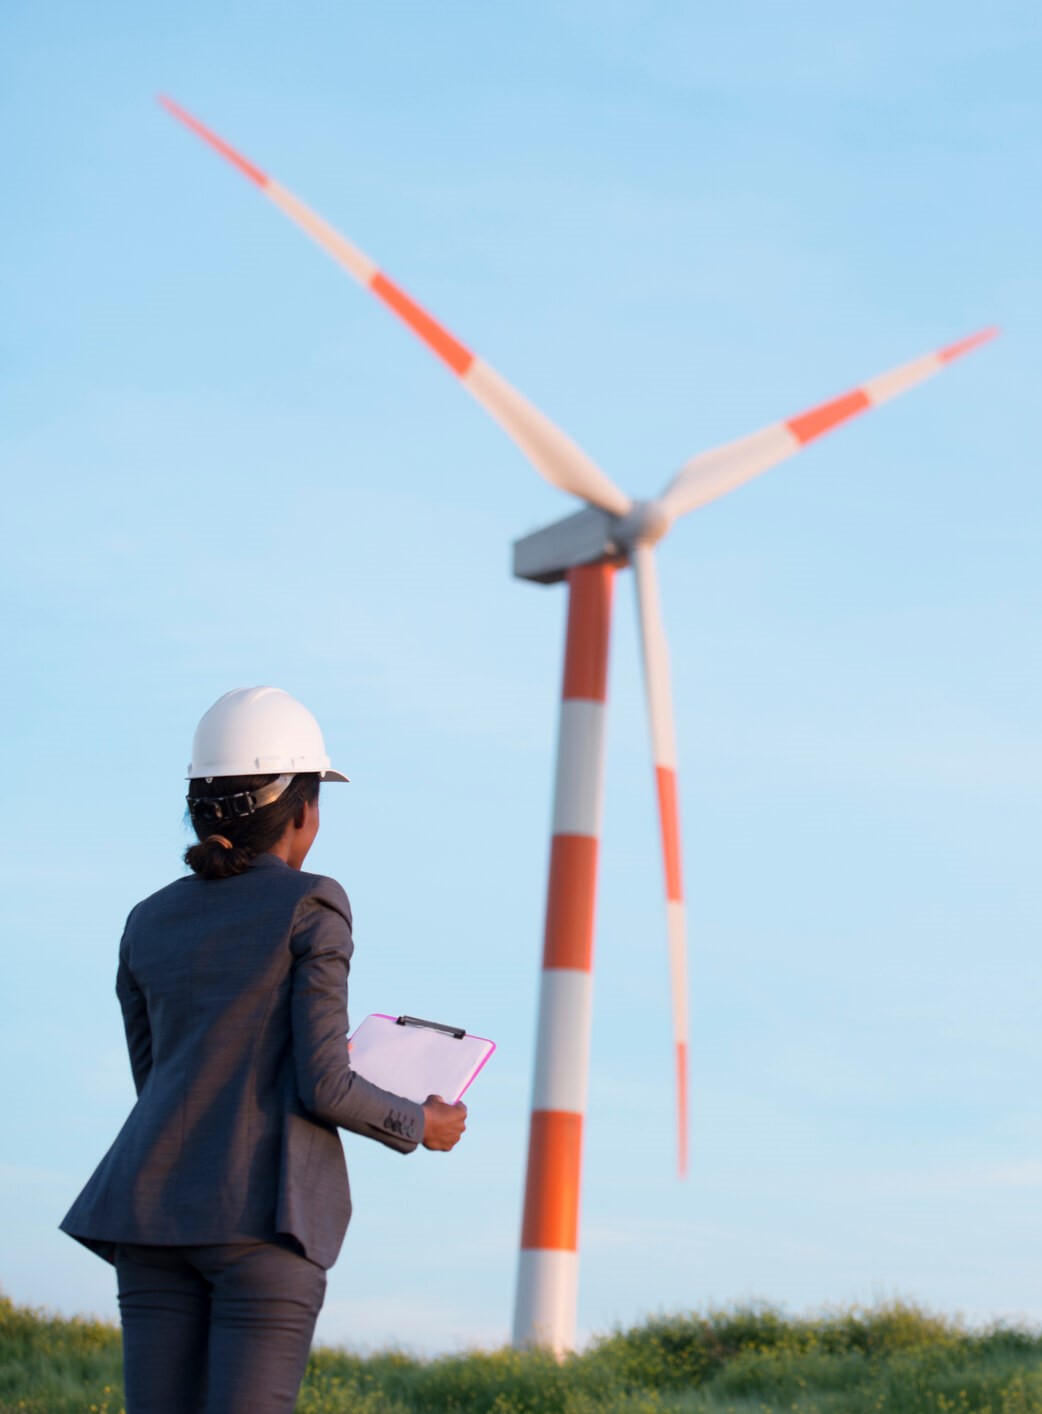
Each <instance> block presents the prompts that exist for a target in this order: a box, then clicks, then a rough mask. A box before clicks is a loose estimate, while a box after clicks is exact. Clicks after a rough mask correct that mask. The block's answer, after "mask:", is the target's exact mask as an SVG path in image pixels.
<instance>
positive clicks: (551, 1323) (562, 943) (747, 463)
mask: <svg viewBox="0 0 1042 1414" xmlns="http://www.w3.org/2000/svg"><path fill="white" fill-rule="evenodd" d="M160 102H161V103H162V104H163V106H164V107H165V108H166V109H167V111H168V112H169V113H171V114H172V115H173V116H174V117H175V118H177V119H178V120H179V121H180V122H182V123H183V124H185V126H186V127H188V128H190V129H191V130H192V131H193V132H194V133H196V135H197V136H199V137H200V138H202V139H203V140H204V141H205V142H207V143H208V144H209V145H210V146H211V147H213V148H215V149H216V151H217V152H219V153H220V154H221V155H222V156H223V157H225V158H226V159H227V160H228V161H229V162H231V163H232V165H233V166H235V167H237V168H238V169H239V171H240V172H241V173H242V174H243V175H244V176H245V177H247V178H249V180H250V181H252V182H253V183H255V184H256V185H257V186H258V187H259V188H260V189H261V191H262V192H263V193H264V195H265V196H267V197H268V198H269V199H270V200H271V201H273V202H274V203H275V205H276V206H278V207H279V208H280V209H281V210H282V211H283V212H284V214H285V215H287V216H288V217H289V218H290V219H291V220H292V221H294V222H296V224H297V225H298V226H300V227H301V228H302V229H303V230H304V231H305V232H306V233H307V234H308V235H309V236H311V238H312V239H313V240H314V241H316V242H317V243H318V244H319V245H320V246H321V247H322V248H323V249H324V250H325V251H326V252H327V253H328V254H329V255H331V256H332V257H333V259H334V260H336V261H337V262H338V263H339V264H340V265H342V266H343V267H344V269H345V270H347V272H348V273H349V274H350V275H352V276H353V277H354V278H355V279H356V280H357V281H358V282H359V283H360V284H362V285H364V286H365V287H366V288H367V289H369V290H370V291H371V292H372V293H373V294H374V295H376V296H377V298H378V299H380V300H381V301H382V302H383V304H384V305H386V306H387V308H389V309H390V310H391V311H392V312H393V313H394V314H396V315H397V316H398V317H399V318H400V319H401V320H402V321H403V322H404V323H405V324H406V325H408V327H409V328H410V329H411V330H412V332H413V333H414V334H415V335H417V337H418V338H420V339H421V340H422V341H423V343H425V344H426V345H427V347H428V348H429V349H430V350H431V352H432V353H434V354H435V355H436V356H437V357H438V358H440V359H441V360H442V362H443V363H445V364H446V365H447V366H448V367H449V368H450V369H451V370H452V372H453V373H455V374H456V376H457V377H458V378H459V380H460V381H461V383H462V384H463V386H464V387H465V388H466V390H467V392H469V393H470V394H471V396H472V397H473V398H474V399H475V400H476V401H477V402H478V403H480V404H481V406H482V407H483V408H484V409H485V411H486V412H488V413H489V414H490V415H491V416H492V417H493V418H495V420H496V421H497V422H498V423H499V424H500V425H501V426H502V428H503V429H504V431H505V432H506V433H507V434H508V435H509V436H510V437H511V438H513V440H514V442H516V443H517V445H518V447H519V448H520V449H521V451H522V452H523V453H524V455H525V456H526V457H527V459H528V460H529V461H530V462H531V464H532V465H533V466H534V467H535V469H536V471H538V472H539V474H540V475H541V476H543V477H545V479H546V480H547V481H549V482H551V483H552V484H553V485H555V486H557V487H559V488H560V489H561V490H562V491H565V492H568V493H569V494H570V495H572V496H574V497H576V498H577V499H578V500H580V501H582V502H584V503H585V505H584V508H583V509H582V510H579V511H577V512H575V513H574V514H572V515H570V516H567V517H565V519H563V520H560V521H557V522H555V523H554V524H553V525H550V526H547V527H545V528H544V529H542V530H539V531H536V532H535V533H534V534H532V535H528V536H526V537H525V538H524V539H522V540H519V541H517V542H516V544H515V546H514V573H515V575H517V576H518V577H519V578H521V579H527V580H531V581H534V582H536V583H541V584H553V583H557V582H559V581H564V582H566V583H567V585H568V617H567V632H566V639H565V657H564V682H563V688H562V700H561V715H560V725H559V732H558V746H557V772H556V783H555V789H554V805H553V834H552V839H551V846H550V868H549V882H548V885H547V903H546V928H545V933H544V938H543V972H542V986H541V991H540V999H539V1023H538V1039H537V1043H536V1059H535V1078H534V1082H533V1093H532V1110H531V1120H530V1130H529V1142H528V1168H527V1175H526V1181H525V1198H524V1211H523V1217H522V1223H521V1256H520V1263H519V1268H518V1282H517V1296H516V1303H515V1308H514V1342H515V1344H519V1345H522V1344H530V1343H538V1344H542V1345H547V1346H549V1347H550V1348H552V1349H553V1350H555V1351H558V1352H560V1351H564V1350H567V1349H569V1348H571V1346H572V1345H573V1344H574V1341H575V1315H576V1306H577V1298H578V1250H579V1241H578V1231H579V1192H580V1173H581V1160H582V1137H583V1117H584V1114H585V1110H586V1090H587V1075H588V1069H589V1052H590V1026H591V1015H592V969H593V939H594V907H595V900H596V890H597V851H598V835H599V830H600V818H601V795H602V783H603V775H604V727H605V711H606V685H607V674H608V646H609V640H610V635H611V612H612V589H613V581H614V576H615V572H616V570H618V569H620V568H623V567H625V566H627V565H629V566H632V568H633V571H634V581H635V584H636V591H637V611H638V619H639V623H640V639H641V655H642V660H643V674H644V685H645V691H646V695H647V704H648V717H649V722H650V731H651V756H652V762H653V766H654V775H655V788H656V794H657V797H658V812H659V828H660V832H661V845H662V857H663V866H664V873H665V888H666V919H667V938H668V952H669V973H670V986H671V991H672V1011H673V1043H674V1052H675V1067H676V1081H675V1084H676V1114H677V1163H678V1168H679V1172H680V1174H681V1175H683V1174H684V1173H685V1172H686V1169H687V1110H688V1016H687V942H686V923H685V915H684V891H683V882H682V870H681V848H680V820H679V813H678V804H677V794H678V793H677V758H676V741H675V736H674V728H673V699H672V691H671V687H670V677H669V654H668V650H667V647H666V637H665V632H664V630H663V622H662V611H661V606H660V602H659V588H658V577H657V571H656V566H655V547H656V545H657V544H658V542H659V541H660V540H661V539H662V538H663V536H665V535H666V534H667V533H668V532H669V530H670V529H671V528H672V526H673V524H674V522H675V521H676V520H678V519H679V518H680V517H681V516H684V515H687V514H688V512H690V511H693V510H697V509H698V508H699V507H701V506H704V505H707V504H708V503H709V502H710V501H715V500H717V499H718V498H719V497H721V496H724V495H726V494H727V493H728V492H729V491H733V490H735V489H736V488H737V487H739V486H742V485H744V483H745V482H747V481H751V480H752V479H753V478H754V477H756V476H760V475H761V474H762V473H763V472H765V471H768V470H769V469H770V468H771V467H773V466H776V465H777V464H778V463H779V462H782V461H785V460H786V459H787V458H788V457H791V456H793V455H794V454H795V453H796V452H798V451H800V450H801V449H802V448H803V447H805V446H806V445H807V444H808V443H809V442H813V441H815V440H816V439H817V438H818V437H820V436H821V435H822V434H823V433H825V432H828V431H830V430H831V429H832V428H834V427H838V426H840V424H842V423H844V422H847V421H849V420H850V419H851V418H853V417H856V416H857V415H858V414H859V413H862V412H866V411H867V410H868V409H869V408H873V407H878V406H879V405H880V404H881V403H884V402H887V401H888V400H889V399H890V398H893V397H895V396H896V395H897V394H898V393H903V392H906V391H907V390H908V389H909V388H913V387H915V385H916V384H918V383H921V382H923V381H924V379H926V378H929V377H931V376H932V375H933V374H934V373H938V372H940V370H941V369H942V368H944V367H945V365H946V364H948V363H950V362H952V360H953V359H956V358H958V357H960V356H961V355H962V354H964V353H968V352H969V351H970V350H971V349H974V348H976V347H977V346H978V345H979V344H982V343H984V342H985V341H986V340H988V339H990V338H992V337H993V336H994V334H995V333H996V332H997V331H996V330H995V329H985V330H982V331H981V332H980V333H977V334H973V335H971V336H970V337H969V338H966V339H961V340H960V341H959V342H957V343H953V344H949V345H948V346H947V347H945V348H942V349H940V350H939V351H937V352H935V353H930V354H924V355H923V356H922V357H920V358H917V359H914V360H913V361H912V362H911V363H906V364H903V365H902V366H901V367H899V368H896V369H893V370H891V371H890V372H889V373H883V374H880V375H879V376H878V377H876V378H872V379H870V380H869V381H868V382H867V383H864V384H862V386H861V387H859V388H855V389H854V390H853V391H852V392H849V393H845V394H843V395H842V396H841V397H838V398H833V399H832V400H831V401H829V402H825V403H821V404H819V405H818V406H817V407H814V408H811V409H810V410H809V411H808V412H804V413H801V414H799V415H798V416H796V417H792V418H789V419H787V420H786V421H783V422H776V423H773V424H772V425H770V426H769V427H765V428H763V429H762V430H761V431H759V432H754V433H752V434H751V435H750V436H748V437H742V438H740V439H739V440H737V441H735V442H728V443H726V444H725V445H723V446H720V447H715V448H713V449H712V450H710V451H706V452H701V453H699V454H698V455H697V456H695V457H693V458H692V459H691V460H690V461H688V462H687V463H686V464H685V465H684V466H682V467H681V469H680V470H679V472H677V474H676V475H675V476H674V477H673V479H672V480H671V481H670V482H669V483H668V484H667V486H666V487H665V488H664V490H663V491H662V493H661V495H660V496H659V497H658V498H657V499H656V500H654V501H634V500H632V499H631V498H630V497H629V496H627V495H626V494H625V492H623V491H622V490H620V489H619V487H618V486H616V485H615V484H614V482H613V481H611V480H610V479H609V478H608V477H607V476H606V475H605V473H604V472H603V471H602V470H601V469H600V467H598V466H597V465H596V464H595V463H594V462H593V461H591V459H590V458H589V457H588V456H587V455H586V453H585V452H584V451H582V449H581V448H579V447H578V446H577V445H576V444H575V443H574V442H573V441H572V440H571V438H570V437H568V436H567V434H566V433H565V432H563V431H562V430H561V429H560V428H559V427H557V426H556V425H555V424H554V423H553V422H551V421H550V419H549V418H547V417H546V416H545V414H543V413H542V412H540V411H539V409H538V408H536V407H534V406H533V405H532V403H530V402H529V401H528V399H527V398H525V397H524V396H523V395H522V394H521V393H519V392H518V391H517V389H515V388H513V387H512V386H511V385H510V384H509V383H507V382H506V380H505V379H503V378H502V377H501V376H500V375H499V374H498V373H497V372H496V371H495V369H493V368H492V367H491V366H490V365H489V364H487V363H485V362H484V360H482V359H480V358H478V357H476V356H475V355H474V354H473V353H471V352H470V350H469V349H467V348H466V347H465V346H464V345H463V344H462V343H460V341H459V340H458V339H457V338H455V336H454V335H452V334H450V333H449V331H448V330H447V329H446V328H445V327H444V326H443V325H442V324H440V323H439V322H438V321H437V320H435V319H434V318H433V317H432V316H431V315H430V314H428V313H427V312H426V310H424V309H423V308H421V306H420V305H418V304H417V303H416V302H415V301H414V300H413V299H412V298H411V297H410V296H409V295H408V294H406V293H405V291H404V290H402V289H401V288H400V287H399V286H398V285H396V284H394V283H393V282H392V281H391V280H389V279H388V278H387V276H386V275H384V274H383V272H382V271H381V270H380V269H379V268H378V267H377V266H376V264H375V263H374V262H373V261H372V260H371V259H370V258H369V257H368V256H367V255H365V254H364V253H363V252H362V251H361V250H359V249H358V248H357V246H354V245H352V244H351V243H350V242H349V241H347V240H346V239H345V238H344V237H343V236H342V235H340V234H339V232H337V231H336V230H334V229H333V227H332V226H330V225H329V224H328V223H327V222H326V221H324V220H323V219H322V217H320V216H318V215H316V213H315V212H313V211H311V210H310V209H309V208H308V207H307V206H305V205H304V204H303V202H301V201H300V200H299V199H298V198H297V197H295V196H294V195H293V194H292V193H291V192H289V191H287V190H286V188H285V187H283V186H280V185H279V183H278V182H275V181H274V180H272V179H271V178H270V177H268V176H267V175H265V173H263V172H262V171H261V170H260V169H259V168H258V167H256V166H254V164H253V163H252V162H249V161H247V159H246V158H244V157H243V156H241V155H240V154H239V153H238V152H236V151H235V149H234V148H232V147H230V146H229V145H228V144H227V143H226V142H224V141H223V139H221V138H219V137H218V136H217V135H216V134H215V133H213V132H212V131H211V130H210V129H209V128H207V127H204V125H203V124H202V123H200V122H199V121H198V119H196V118H194V117H192V116H191V114H189V113H187V112H186V111H185V110H184V109H183V108H181V107H180V106H179V105H178V104H176V103H174V102H173V101H172V100H171V99H169V98H161V99H160Z"/></svg>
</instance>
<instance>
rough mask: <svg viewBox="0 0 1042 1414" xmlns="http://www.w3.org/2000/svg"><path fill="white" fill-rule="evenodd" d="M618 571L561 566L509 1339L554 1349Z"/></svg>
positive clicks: (564, 1301) (569, 1263)
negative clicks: (534, 1029) (541, 908)
mask: <svg viewBox="0 0 1042 1414" xmlns="http://www.w3.org/2000/svg"><path fill="white" fill-rule="evenodd" d="M614 574H615V571H614V569H613V568H612V566H611V565H605V564H601V565H587V566H582V567H580V568H578V569H573V570H569V572H568V590H569V594H568V631H567V637H566V641H565V650H564V688H563V692H562V701H561V725H560V735H559V738H558V746H557V778H556V784H555V787H554V814H553V839H552V842H551V845H550V878H549V883H548V885H547V897H546V931H545V934H544V940H543V977H542V988H541V991H540V997H539V1026H538V1035H537V1040H536V1056H535V1080H534V1083H533V1087H532V1119H531V1128H530V1130H529V1137H528V1172H527V1176H526V1180H525V1206H524V1216H523V1219H522V1223H521V1258H520V1264H519V1268H518V1277H517V1300H516V1303H515V1306H514V1343H515V1344H517V1345H525V1344H532V1343H538V1344H540V1345H546V1346H549V1347H551V1348H552V1349H553V1350H554V1351H556V1352H561V1351H563V1350H568V1349H570V1348H571V1347H572V1345H574V1343H575V1312H576V1303H577V1294H578V1276H579V1255H578V1249H579V1188H580V1171H581V1166H582V1138H583V1116H584V1114H585V1112H586V1084H587V1076H588V1073H589V1062H590V1025H591V1019H592V1001H593V929H594V910H595V903H596V891H597V847H598V834H599V832H600V822H601V800H602V795H603V784H604V729H605V717H606V713H607V706H606V703H607V686H608V641H609V637H610V630H611V600H612V581H613V579H614Z"/></svg>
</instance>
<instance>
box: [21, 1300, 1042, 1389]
mask: <svg viewBox="0 0 1042 1414" xmlns="http://www.w3.org/2000/svg"><path fill="white" fill-rule="evenodd" d="M122 1409H123V1397H122V1385H121V1381H120V1341H119V1331H118V1330H117V1329H116V1328H114V1327H112V1326H108V1325H104V1324H102V1323H101V1322H96V1321H85V1320H78V1319H74V1320H69V1319H66V1318H63V1317H55V1316H50V1315H48V1314H46V1313H43V1312H39V1311H31V1310H27V1309H25V1308H23V1307H18V1306H14V1305H13V1304H12V1303H11V1302H10V1301H7V1300H4V1299H3V1298H2V1297H0V1414H13V1411H15V1410H19V1411H25V1414H120V1411H122ZM297 1409H298V1414H347V1411H351V1414H406V1411H417V1410H425V1411H431V1414H441V1411H455V1412H456V1414H601V1411H605V1414H612V1411H617V1410H626V1411H631V1414H638V1411H654V1414H670V1411H690V1412H691V1414H725V1411H726V1414H782V1411H784V1412H785V1414H870V1412H871V1414H876V1411H882V1414H1042V1333H1039V1332H1034V1331H1028V1330H1026V1329H1019V1328H1016V1327H1011V1326H995V1327H992V1328H990V1329H988V1330H985V1331H970V1330H967V1329H966V1328H965V1327H964V1326H962V1325H961V1324H960V1323H958V1322H956V1321H952V1320H948V1319H943V1318H940V1317H937V1316H932V1315H930V1314H928V1313H927V1312H924V1311H921V1310H919V1309H917V1308H916V1307H914V1306H908V1305H902V1304H900V1303H896V1304H891V1305H886V1306H877V1307H874V1308H871V1309H867V1310H861V1309H856V1310H845V1311H835V1312H831V1313H828V1314H826V1315H824V1316H818V1317H814V1318H793V1317H787V1316H784V1315H782V1314H780V1313H779V1312H778V1311H775V1310H771V1309H770V1308H766V1307H764V1308H746V1309H735V1310H728V1311H712V1312H709V1313H708V1314H706V1315H699V1314H697V1313H693V1314H689V1315H683V1316H673V1317H669V1318H661V1319H657V1320H652V1321H648V1322H646V1323H645V1324H644V1325H640V1326H636V1327H634V1328H633V1329H632V1330H628V1331H617V1332H615V1333H614V1334H612V1335H609V1336H604V1337H602V1338H601V1339H599V1340H597V1341H595V1342H594V1343H593V1344H592V1345H591V1346H590V1348H589V1349H587V1350H586V1351H584V1352H583V1354H581V1355H574V1356H570V1357H569V1358H568V1359H566V1360H564V1361H562V1362H560V1363H558V1362H557V1361H555V1360H553V1359H551V1358H550V1357H548V1356H546V1355H544V1354H542V1353H540V1352H538V1351H526V1352H524V1353H520V1352H518V1351H515V1350H510V1349H504V1350H494V1351H475V1352H472V1353H470V1354H466V1355H451V1356H443V1357H441V1358H439V1359H435V1360H419V1359H416V1358H414V1357H413V1356H409V1355H405V1354H402V1353H400V1352H395V1351H386V1352H383V1353H381V1354H377V1355H368V1356H360V1355H351V1354H348V1353H347V1352H345V1351H341V1350H330V1349H318V1350H316V1351H315V1352H314V1353H313V1355H312V1359H311V1363H310V1365H309V1367H308V1374H307V1379H306V1380H305V1383H304V1387H303V1389H302V1391H301V1395H300V1401H299V1403H298V1405H297Z"/></svg>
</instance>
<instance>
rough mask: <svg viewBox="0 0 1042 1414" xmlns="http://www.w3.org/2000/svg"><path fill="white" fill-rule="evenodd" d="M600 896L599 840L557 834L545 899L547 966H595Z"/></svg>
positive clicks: (586, 967)
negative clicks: (598, 899)
mask: <svg viewBox="0 0 1042 1414" xmlns="http://www.w3.org/2000/svg"><path fill="white" fill-rule="evenodd" d="M596 896H597V841H596V839H595V838H594V837H593V836H592V835H554V837H553V840H552V841H551V843H550V883H549V885H548V887H547V899H546V933H545V935H544V939H543V966H544V967H574V968H577V969H578V970H579V971H581V972H589V971H590V969H591V968H592V967H593V917H594V908H595V904H596Z"/></svg>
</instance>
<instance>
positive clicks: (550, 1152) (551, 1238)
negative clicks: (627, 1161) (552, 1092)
mask: <svg viewBox="0 0 1042 1414" xmlns="http://www.w3.org/2000/svg"><path fill="white" fill-rule="evenodd" d="M582 1136H583V1117H582V1115H579V1114H569V1113H568V1112H566V1111H564V1110H533V1111H532V1127H531V1131H530V1133H529V1138H528V1177H527V1180H526V1182H525V1214H524V1218H523V1219H522V1223H521V1246H522V1247H523V1248H532V1247H540V1248H544V1249H547V1248H548V1249H550V1250H551V1251H557V1252H575V1251H576V1250H577V1248H578V1245H579V1170H580V1167H581V1164H582Z"/></svg>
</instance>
